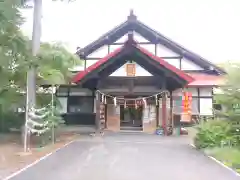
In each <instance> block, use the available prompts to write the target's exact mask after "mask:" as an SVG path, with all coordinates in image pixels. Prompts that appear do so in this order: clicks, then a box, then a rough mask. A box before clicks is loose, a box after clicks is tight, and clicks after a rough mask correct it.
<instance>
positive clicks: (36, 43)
mask: <svg viewBox="0 0 240 180" xmlns="http://www.w3.org/2000/svg"><path fill="white" fill-rule="evenodd" d="M41 18H42V0H34V12H33V32H32V55H33V56H36V55H37V52H38V50H39V48H40V39H41ZM35 76H36V73H35V69H34V67H31V69H30V70H29V71H28V73H27V95H26V109H25V113H26V117H25V130H24V151H25V152H26V151H27V142H28V128H27V123H28V113H29V109H30V108H32V107H35V104H36V82H35V80H36V77H35Z"/></svg>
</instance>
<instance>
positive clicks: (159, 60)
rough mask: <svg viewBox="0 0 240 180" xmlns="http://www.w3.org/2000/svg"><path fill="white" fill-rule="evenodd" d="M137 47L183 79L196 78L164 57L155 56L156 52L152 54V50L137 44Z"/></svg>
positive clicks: (191, 80)
mask: <svg viewBox="0 0 240 180" xmlns="http://www.w3.org/2000/svg"><path fill="white" fill-rule="evenodd" d="M135 47H136V48H137V49H139V50H140V51H141V52H142V53H143V54H146V55H147V56H149V57H150V58H152V59H154V60H155V61H157V62H159V63H160V64H161V65H163V66H164V67H165V68H166V69H168V70H170V71H172V72H174V73H176V74H177V75H178V76H179V77H181V78H182V79H184V80H186V81H187V82H188V83H190V82H193V81H194V78H193V77H192V76H189V75H188V74H186V73H185V72H184V71H182V70H180V69H178V68H176V67H175V66H173V65H171V64H169V63H168V62H166V61H165V60H163V59H162V58H160V57H158V56H155V55H154V54H152V53H151V52H149V51H148V50H146V49H144V48H142V47H140V46H135Z"/></svg>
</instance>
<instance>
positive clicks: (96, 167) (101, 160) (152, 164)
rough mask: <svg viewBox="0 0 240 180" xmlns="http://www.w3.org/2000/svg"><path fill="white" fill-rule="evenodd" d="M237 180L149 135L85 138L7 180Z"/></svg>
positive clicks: (179, 141)
mask: <svg viewBox="0 0 240 180" xmlns="http://www.w3.org/2000/svg"><path fill="white" fill-rule="evenodd" d="M43 179H44V180H54V179H57V180H94V179H96V180H133V179H137V180H148V179H149V180H150V179H151V180H161V179H162V180H213V179H217V180H239V179H240V178H239V177H237V176H236V175H235V174H233V173H232V172H231V171H229V170H228V169H226V168H224V167H222V166H221V165H219V164H217V163H216V162H214V161H213V160H211V159H209V158H208V157H206V156H204V155H203V154H202V153H200V152H198V151H196V150H195V149H193V148H192V147H191V146H189V145H188V144H187V141H186V139H185V138H177V137H158V136H153V135H108V136H104V137H103V138H101V137H94V138H90V137H86V138H83V139H82V140H79V141H76V142H74V143H72V144H70V145H69V146H67V147H66V148H64V149H62V150H60V151H58V152H57V153H55V154H53V155H51V156H50V157H48V158H47V159H45V160H43V161H41V162H40V163H38V164H36V165H34V166H32V167H30V168H28V169H27V170H26V171H24V172H22V173H20V174H19V175H17V176H15V177H13V178H12V179H11V180H43Z"/></svg>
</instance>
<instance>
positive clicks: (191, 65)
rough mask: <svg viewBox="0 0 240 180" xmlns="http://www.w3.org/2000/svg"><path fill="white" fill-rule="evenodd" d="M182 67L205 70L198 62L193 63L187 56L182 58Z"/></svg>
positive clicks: (184, 68)
mask: <svg viewBox="0 0 240 180" xmlns="http://www.w3.org/2000/svg"><path fill="white" fill-rule="evenodd" d="M181 69H182V70H203V68H202V67H200V66H198V65H197V64H195V63H193V62H192V61H190V60H188V59H186V58H182V62H181Z"/></svg>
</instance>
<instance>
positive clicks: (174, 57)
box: [86, 56, 181, 61]
mask: <svg viewBox="0 0 240 180" xmlns="http://www.w3.org/2000/svg"><path fill="white" fill-rule="evenodd" d="M102 58H103V57H86V60H95V61H96V60H99V59H102ZM160 58H162V59H179V60H180V59H181V56H163V57H160Z"/></svg>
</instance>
